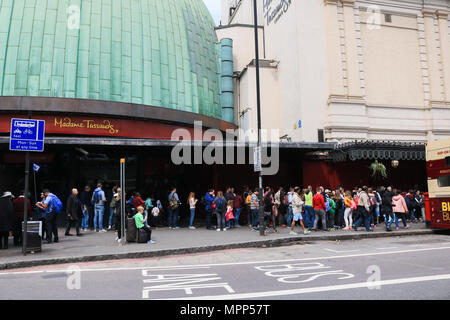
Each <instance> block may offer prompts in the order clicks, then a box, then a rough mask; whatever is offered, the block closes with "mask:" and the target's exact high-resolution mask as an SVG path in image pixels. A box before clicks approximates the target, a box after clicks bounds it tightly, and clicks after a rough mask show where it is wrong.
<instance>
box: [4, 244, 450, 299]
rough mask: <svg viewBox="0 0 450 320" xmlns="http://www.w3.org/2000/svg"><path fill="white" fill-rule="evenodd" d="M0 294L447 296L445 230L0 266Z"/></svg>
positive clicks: (449, 266)
mask: <svg viewBox="0 0 450 320" xmlns="http://www.w3.org/2000/svg"><path fill="white" fill-rule="evenodd" d="M0 281H1V283H2V287H4V288H14V290H1V291H0V299H44V300H46V299H52V300H54V299H56V300H59V299H62V300H66V299H69V300H73V299H88V300H91V299H94V300H96V299H102V300H103V299H105V300H111V299H113V300H114V299H120V300H123V299H125V300H128V299H130V300H139V299H170V300H172V299H189V300H241V299H242V300H245V299H251V300H258V299H261V300H275V299H282V300H305V299H312V300H315V299H317V300H334V299H346V300H359V299H369V300H378V299H383V300H385V299H394V300H395V299H406V300H411V299H450V236H449V235H426V236H416V237H398V238H380V239H365V240H357V241H342V242H331V241H316V242H311V243H305V244H302V245H298V244H296V245H291V246H284V247H275V248H248V249H236V250H226V251H218V252H212V253H202V254H190V255H179V256H171V257H162V258H151V259H140V260H115V261H106V262H92V263H81V264H77V265H53V266H43V267H35V268H28V269H20V270H19V269H17V270H5V271H1V272H0Z"/></svg>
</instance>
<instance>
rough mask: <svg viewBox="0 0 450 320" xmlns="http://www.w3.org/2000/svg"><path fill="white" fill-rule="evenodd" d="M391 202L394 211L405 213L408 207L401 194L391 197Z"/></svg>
mask: <svg viewBox="0 0 450 320" xmlns="http://www.w3.org/2000/svg"><path fill="white" fill-rule="evenodd" d="M392 204H393V205H395V206H394V207H393V208H392V209H393V211H394V212H400V213H406V212H408V207H407V206H406V202H405V199H404V198H403V197H402V196H401V195H397V196H394V197H393V198H392Z"/></svg>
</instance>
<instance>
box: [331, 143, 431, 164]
mask: <svg viewBox="0 0 450 320" xmlns="http://www.w3.org/2000/svg"><path fill="white" fill-rule="evenodd" d="M330 157H331V158H332V160H333V162H345V161H347V159H350V160H351V161H356V160H421V161H425V143H421V142H417V143H415V142H398V141H352V142H348V143H343V144H338V145H336V146H335V147H334V149H333V150H332V151H331V152H330Z"/></svg>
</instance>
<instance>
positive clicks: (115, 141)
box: [0, 136, 335, 150]
mask: <svg viewBox="0 0 450 320" xmlns="http://www.w3.org/2000/svg"><path fill="white" fill-rule="evenodd" d="M191 142H192V144H195V143H196V142H195V141H191ZM7 143H9V137H6V136H0V144H7ZM179 143H180V141H171V140H161V139H130V138H111V137H45V144H49V145H94V146H95V145H98V146H130V147H174V146H176V145H177V144H179ZM211 143H212V142H211V141H201V144H202V146H204V147H205V146H208V145H209V144H211ZM215 143H216V144H217V145H218V146H219V147H220V146H224V147H227V146H229V144H228V143H229V142H226V141H224V142H223V143H221V142H220V141H217V142H215ZM231 143H233V144H232V146H233V147H250V146H251V147H253V146H255V145H256V143H249V142H246V143H241V142H238V141H234V142H231ZM334 145H335V144H334V143H327V142H322V143H320V142H280V143H279V144H276V145H271V144H270V143H269V145H268V146H269V147H277V146H278V147H279V148H280V149H303V150H332V149H333V148H334ZM263 146H266V144H265V143H263Z"/></svg>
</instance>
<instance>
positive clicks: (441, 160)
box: [425, 139, 450, 229]
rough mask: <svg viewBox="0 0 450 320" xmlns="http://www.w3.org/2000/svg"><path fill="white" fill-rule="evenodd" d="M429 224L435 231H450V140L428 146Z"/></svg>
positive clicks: (427, 202)
mask: <svg viewBox="0 0 450 320" xmlns="http://www.w3.org/2000/svg"><path fill="white" fill-rule="evenodd" d="M426 152H427V156H426V159H427V175H428V197H427V198H426V199H425V213H426V220H427V223H428V224H429V225H430V226H431V228H433V229H450V139H443V140H436V141H430V142H428V144H427V148H426Z"/></svg>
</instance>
